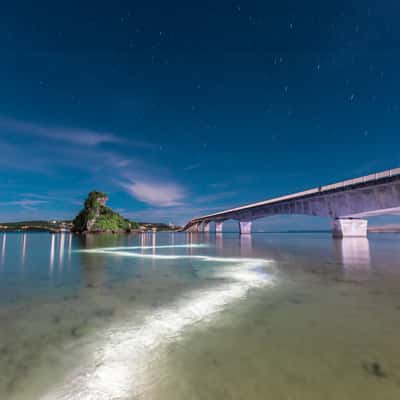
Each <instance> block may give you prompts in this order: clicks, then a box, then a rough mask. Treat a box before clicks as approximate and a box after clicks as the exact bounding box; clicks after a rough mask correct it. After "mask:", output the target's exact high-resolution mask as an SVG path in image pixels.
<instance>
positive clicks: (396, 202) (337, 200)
mask: <svg viewBox="0 0 400 400" xmlns="http://www.w3.org/2000/svg"><path fill="white" fill-rule="evenodd" d="M393 212H400V168H396V169H391V170H388V171H384V172H380V173H377V174H372V175H367V176H363V177H361V178H356V179H349V180H347V181H343V182H339V183H335V184H332V185H326V186H320V187H318V188H315V189H310V190H306V191H304V192H299V193H295V194H290V195H287V196H282V197H277V198H274V199H270V200H265V201H260V202H258V203H253V204H248V205H245V206H241V207H236V208H232V209H230V210H225V211H221V212H217V213H215V214H209V215H205V216H203V217H198V218H194V219H192V220H191V221H189V222H188V223H187V225H186V226H185V228H184V230H186V231H188V232H203V231H204V232H209V231H210V223H212V222H213V223H215V230H216V232H217V233H220V232H222V226H223V222H224V221H226V220H228V219H236V220H238V221H239V229H240V233H241V234H250V233H251V222H252V221H253V220H255V219H258V218H263V217H267V216H270V215H276V214H303V215H314V216H320V217H329V218H332V219H333V234H334V236H339V237H342V236H366V235H367V220H366V219H362V218H365V217H369V216H374V215H382V214H389V213H393Z"/></svg>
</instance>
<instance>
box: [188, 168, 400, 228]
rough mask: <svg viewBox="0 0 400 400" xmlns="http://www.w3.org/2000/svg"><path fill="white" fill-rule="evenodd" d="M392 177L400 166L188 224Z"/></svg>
mask: <svg viewBox="0 0 400 400" xmlns="http://www.w3.org/2000/svg"><path fill="white" fill-rule="evenodd" d="M392 179H400V168H395V169H390V170H387V171H383V172H379V173H376V174H370V175H366V176H362V177H360V178H354V179H348V180H345V181H341V182H338V183H333V184H330V185H325V186H320V187H318V188H313V189H309V190H305V191H303V192H298V193H293V194H289V195H286V196H281V197H275V198H272V199H268V200H264V201H260V202H257V203H251V204H246V205H244V206H240V207H236V208H231V209H229V210H224V211H220V212H217V213H213V214H208V215H204V216H202V217H197V218H194V219H192V220H191V221H190V222H189V223H188V225H191V224H194V223H197V222H201V221H207V220H210V221H211V220H218V219H220V220H223V219H224V218H225V217H226V219H228V218H229V217H230V216H231V215H232V214H235V213H239V212H241V211H246V210H250V209H254V208H258V207H262V206H266V205H275V204H279V203H282V202H286V201H288V200H295V199H302V198H309V197H313V196H315V195H321V194H326V193H331V192H333V191H343V190H349V189H354V188H356V187H359V186H360V187H361V186H369V185H376V184H378V183H381V182H382V183H384V182H385V181H388V180H392Z"/></svg>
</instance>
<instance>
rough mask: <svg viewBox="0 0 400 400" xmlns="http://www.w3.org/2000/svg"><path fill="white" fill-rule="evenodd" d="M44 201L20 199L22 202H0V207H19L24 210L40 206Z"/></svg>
mask: <svg viewBox="0 0 400 400" xmlns="http://www.w3.org/2000/svg"><path fill="white" fill-rule="evenodd" d="M46 203H48V201H46V200H32V199H22V200H12V201H2V202H0V206H20V207H22V208H25V209H31V208H33V207H35V206H40V205H42V204H46Z"/></svg>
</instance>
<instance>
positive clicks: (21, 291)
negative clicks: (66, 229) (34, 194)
mask: <svg viewBox="0 0 400 400" xmlns="http://www.w3.org/2000/svg"><path fill="white" fill-rule="evenodd" d="M0 324H1V329H0V371H1V374H0V399H11V400H13V399H24V400H25V399H28V400H29V399H45V400H47V399H51V400H53V399H63V400H64V399H100V400H101V399H168V400H169V399H182V400H183V399H185V400H186V399H261V398H262V399H268V398H270V399H274V400H275V399H286V400H287V399H307V400H309V399H377V398H379V399H398V398H400V350H399V336H398V332H399V328H400V235H389V234H381V235H371V236H370V238H369V239H346V240H333V239H332V238H331V237H330V235H329V234H324V233H319V234H318V233H313V234H254V235H253V236H252V237H251V238H249V237H242V238H239V236H238V235H236V234H224V235H223V236H215V235H205V234H190V235H189V234H177V233H175V234H167V233H165V234H155V235H154V234H142V235H129V236H127V235H121V236H119V235H109V236H107V235H104V236H103V235H102V236H88V237H86V238H79V237H77V236H72V235H69V234H64V235H51V234H47V233H32V234H17V233H16V234H11V233H8V234H6V235H1V234H0Z"/></svg>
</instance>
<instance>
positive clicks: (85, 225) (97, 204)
mask: <svg viewBox="0 0 400 400" xmlns="http://www.w3.org/2000/svg"><path fill="white" fill-rule="evenodd" d="M107 201H108V196H107V195H106V194H105V193H103V192H97V191H93V192H90V193H89V195H88V197H87V199H86V200H85V203H84V208H83V210H82V211H81V212H80V213H79V214H78V215H77V216H76V217H75V219H74V221H73V228H72V230H73V231H74V232H79V233H82V232H88V233H90V232H93V233H99V232H128V231H130V230H131V229H137V228H139V225H138V224H137V223H136V222H130V221H129V220H127V219H126V218H124V217H123V216H122V215H120V214H118V213H116V212H115V211H113V210H112V209H111V208H109V207H106V203H107Z"/></svg>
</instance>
